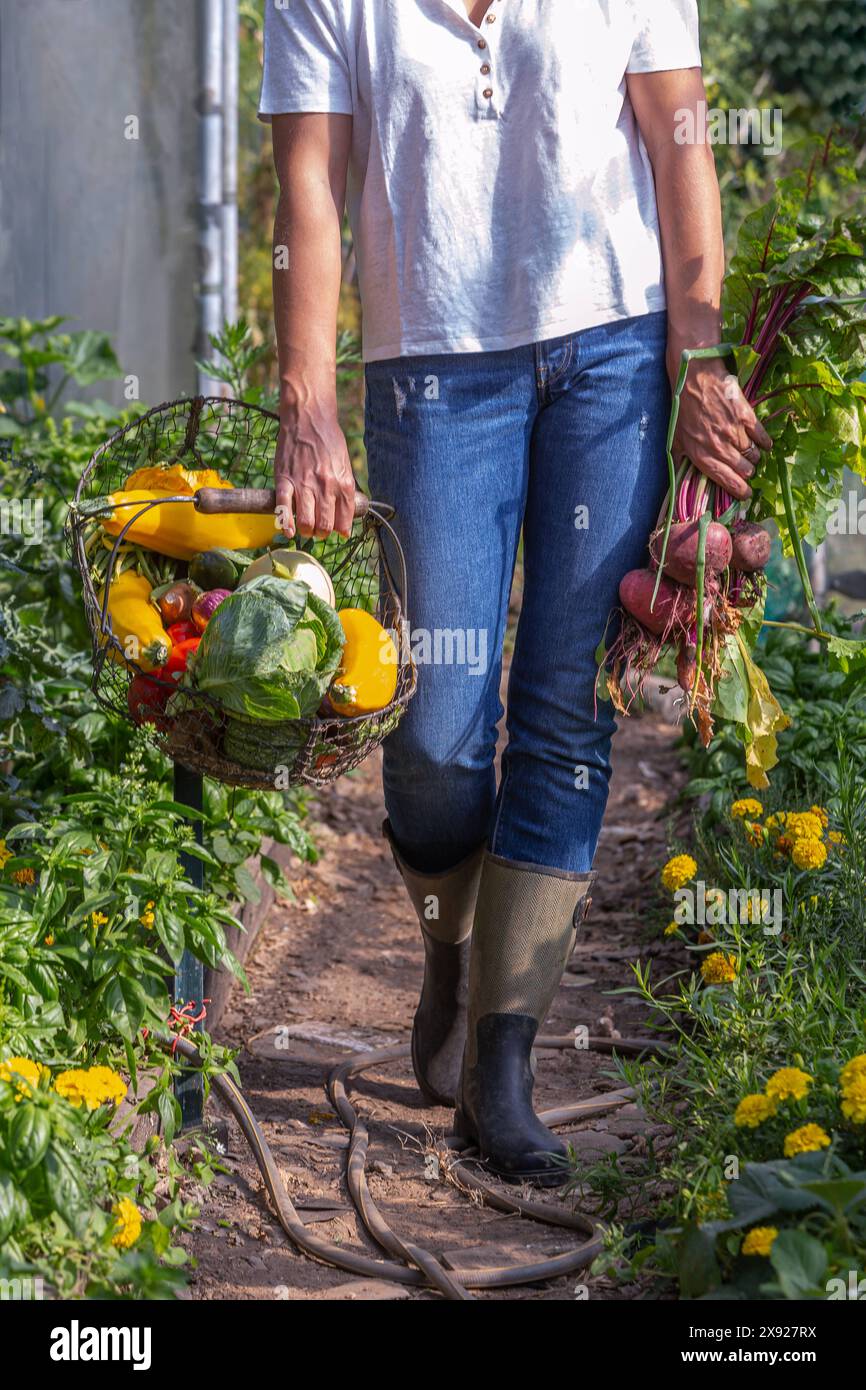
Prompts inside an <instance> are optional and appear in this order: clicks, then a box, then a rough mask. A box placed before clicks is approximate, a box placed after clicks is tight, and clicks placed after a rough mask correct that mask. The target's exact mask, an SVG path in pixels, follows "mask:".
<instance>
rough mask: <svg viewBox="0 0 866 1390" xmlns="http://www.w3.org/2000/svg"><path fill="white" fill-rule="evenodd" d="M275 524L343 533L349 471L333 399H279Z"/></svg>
mask: <svg viewBox="0 0 866 1390" xmlns="http://www.w3.org/2000/svg"><path fill="white" fill-rule="evenodd" d="M274 485H275V488H276V494H277V524H278V526H279V528H280V530H281V531H283V532H284V533H285V535H287V536H294V534H295V531H296V530H297V531H299V532H300V534H301V535H302V536H315V537H317V538H318V539H321V538H324V537H325V536H329V535H330V534H331V532H332V531H338V532H339V533H340V535H341V536H348V535H349V533H350V532H351V530H352V522H353V519H354V516H355V475H354V473H353V472H352V464H351V460H350V459H349V450H348V448H347V446H346V437H345V435H344V434H343V431H342V430H341V429H340V425H339V421H338V420H337V408H336V403H335V402H330V403H329V404H327V405H320V404H319V403H318V402H317V401H316V400H312V401H308V402H304V403H303V404H299V403H298V402H297V401H293V402H292V403H291V404H288V405H286V404H283V406H282V407H281V409H280V432H279V437H278V439H277V451H276V455H275V457H274Z"/></svg>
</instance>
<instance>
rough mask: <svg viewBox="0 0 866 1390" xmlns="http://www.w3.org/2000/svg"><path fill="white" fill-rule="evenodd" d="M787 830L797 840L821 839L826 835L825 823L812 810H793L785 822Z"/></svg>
mask: <svg viewBox="0 0 866 1390" xmlns="http://www.w3.org/2000/svg"><path fill="white" fill-rule="evenodd" d="M785 831H786V833H787V834H788V835H790V837H791V839H792V840H795V841H796V840H820V839H822V838H823V835H824V823H823V821H822V820H821V817H820V816H815V815H813V814H812V812H811V811H792V812H791V813H790V815H789V816H788V819H787V820H786V822H785Z"/></svg>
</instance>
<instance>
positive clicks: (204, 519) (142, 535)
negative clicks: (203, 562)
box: [100, 483, 277, 560]
mask: <svg viewBox="0 0 866 1390" xmlns="http://www.w3.org/2000/svg"><path fill="white" fill-rule="evenodd" d="M201 486H202V487H205V486H206V487H214V486H221V487H230V486H231V484H229V483H220V484H214V483H202V484H201ZM195 490H196V489H193V491H195ZM170 491H171V490H170V489H169V495H170ZM185 492H186V490H185V489H179V490H178V493H177V494H176V495H177V496H182V495H185ZM165 495H166V493H165V491H164V490H163V489H162V488H159V489H153V488H133V489H127V490H125V491H124V492H115V493H112V494H111V495H110V496H109V497H107V498H106V502H107V503H110V504H111V505H112V506H113V507H114V511H112V512H109V513H108V514H107V515H105V516H103V517H101V518H100V520H101V522H102V525H103V527H104V529H105V530H106V531H107V532H108V534H109V535H110V536H117V535H119V534H120V532H121V531H122V529H123V527H124V526H125V525H126V523H127V521H129V518H130V517H131V516H135V512H136V508H135V507H134V506H129V505H126V506H121V505H120V504H121V503H132V502H136V503H138V504H140V505H144V503H145V502H150V501H153V500H154V499H155V498H158V497H164V496H165ZM189 495H190V496H191V495H192V493H189ZM276 529H277V524H276V520H275V518H274V515H273V513H272V512H268V513H266V514H265V515H264V516H260V515H257V514H254V513H250V512H227V513H224V514H222V515H215V516H212V515H206V514H205V513H204V512H199V511H196V509H195V507H194V506H193V505H192V503H191V502H162V503H161V504H160V505H159V506H155V507H149V508H148V510H147V511H146V512H144V513H143V514H142V515H141V516H140V517H139V518H138V520H137V521H134V522H133V524H132V525H131V526H130V528H129V530H128V531H127V533H126V535H125V537H124V540H127V541H131V542H132V543H133V544H134V545H141V546H144V548H145V550H155V551H156V552H157V554H159V555H170V556H171V557H172V558H173V559H175V560H191V559H192V557H193V555H197V554H198V553H199V551H201V550H214V549H216V548H223V549H225V550H261V549H262V548H263V547H264V546H266V545H268V544H269V542H270V541H271V539H272V538H273V534H274V532H275V530H276Z"/></svg>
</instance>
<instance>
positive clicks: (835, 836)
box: [827, 830, 848, 848]
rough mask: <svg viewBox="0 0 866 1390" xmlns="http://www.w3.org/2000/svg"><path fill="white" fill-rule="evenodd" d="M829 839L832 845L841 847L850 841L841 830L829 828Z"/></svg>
mask: <svg viewBox="0 0 866 1390" xmlns="http://www.w3.org/2000/svg"><path fill="white" fill-rule="evenodd" d="M827 840H828V842H829V843H830V844H831V845H835V846H837V847H839V848H841V847H842V846H844V845H847V843H848V841H847V840H846V839H845V836H844V835H843V834H842V831H841V830H828V831H827Z"/></svg>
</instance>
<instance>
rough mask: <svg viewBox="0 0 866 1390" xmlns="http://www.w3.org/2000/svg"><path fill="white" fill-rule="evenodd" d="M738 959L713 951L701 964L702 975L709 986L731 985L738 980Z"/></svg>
mask: <svg viewBox="0 0 866 1390" xmlns="http://www.w3.org/2000/svg"><path fill="white" fill-rule="evenodd" d="M737 968H738V966H737V957H736V956H726V955H725V953H724V952H723V951H713V952H711V954H710V955H708V956H707V958H706V960H705V961H703V962H702V964H701V975H702V977H703V980H704V983H705V984H707V985H729V984H730V983H731V981H732V980H735V979H736V978H737Z"/></svg>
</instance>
